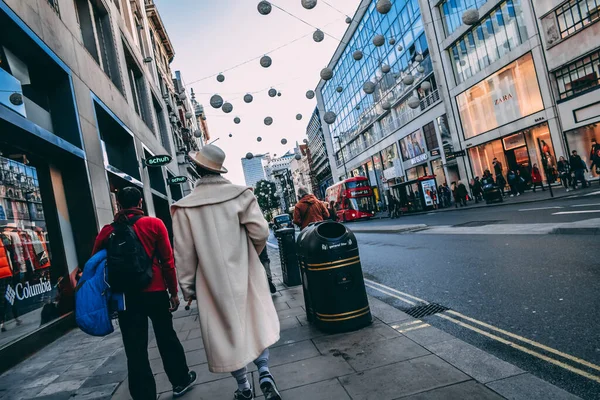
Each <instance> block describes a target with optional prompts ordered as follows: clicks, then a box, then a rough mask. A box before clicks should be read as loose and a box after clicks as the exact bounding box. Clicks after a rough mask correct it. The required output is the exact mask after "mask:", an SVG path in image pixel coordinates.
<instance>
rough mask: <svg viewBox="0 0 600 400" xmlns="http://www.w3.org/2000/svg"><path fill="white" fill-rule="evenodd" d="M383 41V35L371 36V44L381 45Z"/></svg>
mask: <svg viewBox="0 0 600 400" xmlns="http://www.w3.org/2000/svg"><path fill="white" fill-rule="evenodd" d="M384 43H385V37H384V36H383V35H375V36H373V44H374V45H375V46H377V47H379V46H383V44H384Z"/></svg>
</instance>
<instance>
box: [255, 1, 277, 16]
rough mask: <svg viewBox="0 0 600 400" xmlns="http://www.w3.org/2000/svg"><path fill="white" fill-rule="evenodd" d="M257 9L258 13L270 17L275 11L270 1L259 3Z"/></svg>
mask: <svg viewBox="0 0 600 400" xmlns="http://www.w3.org/2000/svg"><path fill="white" fill-rule="evenodd" d="M256 8H257V9H258V12H259V13H260V14H261V15H268V14H270V13H271V10H272V9H273V7H272V6H271V3H269V2H268V1H265V0H263V1H261V2H260V3H258V6H257V7H256Z"/></svg>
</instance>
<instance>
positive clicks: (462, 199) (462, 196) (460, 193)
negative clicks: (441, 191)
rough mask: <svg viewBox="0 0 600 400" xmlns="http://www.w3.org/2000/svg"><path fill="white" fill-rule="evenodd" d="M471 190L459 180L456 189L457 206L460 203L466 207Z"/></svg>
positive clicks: (455, 199)
mask: <svg viewBox="0 0 600 400" xmlns="http://www.w3.org/2000/svg"><path fill="white" fill-rule="evenodd" d="M468 195H469V192H468V191H467V187H466V186H465V184H464V183H462V182H461V181H458V184H456V189H454V201H455V202H456V207H458V205H459V204H460V206H461V207H465V206H466V205H467V196H468Z"/></svg>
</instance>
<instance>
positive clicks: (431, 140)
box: [423, 122, 440, 150]
mask: <svg viewBox="0 0 600 400" xmlns="http://www.w3.org/2000/svg"><path fill="white" fill-rule="evenodd" d="M423 135H424V136H425V143H427V148H428V149H429V150H434V149H437V148H438V147H440V146H439V144H438V139H437V135H436V133H435V125H434V123H433V122H430V123H428V124H427V125H425V126H424V127H423Z"/></svg>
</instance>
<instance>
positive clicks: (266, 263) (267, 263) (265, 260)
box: [259, 246, 277, 294]
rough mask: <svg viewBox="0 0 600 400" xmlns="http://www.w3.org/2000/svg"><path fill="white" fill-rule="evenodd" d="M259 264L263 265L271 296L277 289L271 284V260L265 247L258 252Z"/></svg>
mask: <svg viewBox="0 0 600 400" xmlns="http://www.w3.org/2000/svg"><path fill="white" fill-rule="evenodd" d="M259 258H260V262H261V264H262V265H263V267H264V269H265V272H266V274H267V281H268V282H269V290H270V292H271V294H275V293H277V288H276V287H275V285H274V284H273V274H272V273H271V259H270V258H269V253H268V252H267V247H266V246H265V248H264V249H263V251H261V252H260V255H259Z"/></svg>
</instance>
